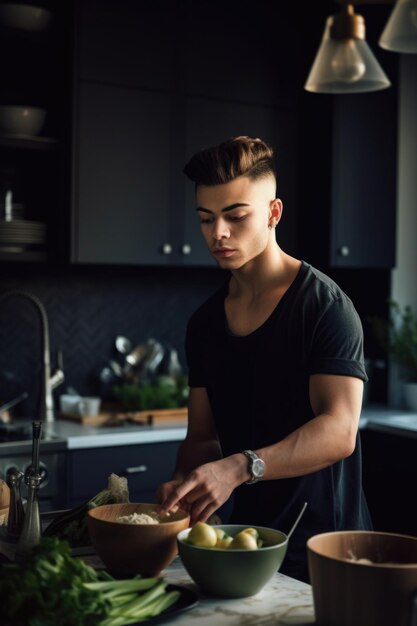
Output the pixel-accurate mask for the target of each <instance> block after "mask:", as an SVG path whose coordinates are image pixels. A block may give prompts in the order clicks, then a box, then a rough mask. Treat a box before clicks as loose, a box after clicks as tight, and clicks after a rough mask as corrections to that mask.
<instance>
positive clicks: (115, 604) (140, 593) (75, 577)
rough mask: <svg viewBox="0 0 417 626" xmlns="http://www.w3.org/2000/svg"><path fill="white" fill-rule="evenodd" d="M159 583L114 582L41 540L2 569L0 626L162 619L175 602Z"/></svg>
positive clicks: (113, 625)
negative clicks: (161, 614) (158, 617)
mask: <svg viewBox="0 0 417 626" xmlns="http://www.w3.org/2000/svg"><path fill="white" fill-rule="evenodd" d="M166 588H167V583H166V582H165V581H164V580H163V579H162V578H141V577H140V576H136V577H134V578H131V579H128V580H115V579H114V578H113V577H112V576H110V574H108V573H107V572H106V571H104V570H95V569H93V568H92V567H90V566H89V565H87V564H86V563H84V561H82V560H81V559H77V558H74V557H73V556H72V555H71V551H70V546H69V544H68V542H66V541H62V540H60V539H57V538H56V537H42V539H41V541H40V543H39V544H38V545H37V546H35V547H34V548H33V549H32V551H31V552H30V554H29V555H28V556H27V557H26V558H25V560H24V561H22V562H21V563H18V562H13V563H6V564H4V565H1V566H0V607H1V618H2V621H1V624H4V625H6V624H10V625H13V626H57V625H59V626H127V625H128V624H135V623H137V622H139V621H143V620H146V619H149V618H151V617H155V616H157V615H160V613H162V612H163V611H166V610H167V609H168V608H169V607H170V606H172V605H173V604H175V602H177V600H178V598H179V595H180V593H179V591H177V590H171V591H170V590H167V589H166Z"/></svg>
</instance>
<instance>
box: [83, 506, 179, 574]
mask: <svg viewBox="0 0 417 626" xmlns="http://www.w3.org/2000/svg"><path fill="white" fill-rule="evenodd" d="M157 511H158V505H156V504H147V503H133V502H131V503H127V504H106V505H103V506H98V507H96V508H94V509H90V511H88V530H89V533H90V538H91V543H92V545H93V547H94V549H95V550H96V552H97V554H98V556H99V557H100V558H101V560H102V561H103V563H104V564H105V566H106V567H107V569H108V570H109V572H110V573H111V574H113V575H115V576H118V577H128V576H134V575H136V574H140V575H142V576H157V575H158V574H159V573H160V572H161V571H162V570H163V569H164V568H165V567H167V566H168V565H169V564H170V563H171V561H172V560H173V559H174V558H175V556H176V554H177V551H178V550H177V541H176V537H177V534H178V533H179V532H180V531H181V530H183V529H184V528H187V527H188V526H189V523H190V516H189V514H188V513H186V512H185V511H182V510H178V511H177V512H176V513H171V514H169V515H167V516H165V517H164V518H162V521H161V523H159V524H122V523H120V522H116V521H115V520H116V519H117V518H118V517H120V516H122V515H130V514H132V513H148V514H149V515H153V514H156V513H157Z"/></svg>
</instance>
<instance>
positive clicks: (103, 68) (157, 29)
mask: <svg viewBox="0 0 417 626" xmlns="http://www.w3.org/2000/svg"><path fill="white" fill-rule="evenodd" d="M173 11H174V6H172V2H169V3H167V2H166V1H164V0H152V1H151V2H146V3H144V2H141V1H140V0H78V1H77V32H78V36H77V47H78V66H79V77H80V79H82V80H89V81H99V82H104V83H112V84H114V85H124V86H130V87H141V88H145V89H169V88H171V87H172V81H173V75H174V72H173V69H174V62H175V53H173V50H174V48H175V45H177V44H176V43H175V41H176V39H177V38H178V34H177V29H176V28H175V27H174V28H173V25H172V13H173Z"/></svg>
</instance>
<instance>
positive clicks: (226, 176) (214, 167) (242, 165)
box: [183, 136, 277, 187]
mask: <svg viewBox="0 0 417 626" xmlns="http://www.w3.org/2000/svg"><path fill="white" fill-rule="evenodd" d="M183 172H184V174H185V175H186V176H187V177H188V178H189V179H190V180H192V181H193V182H194V183H195V184H196V187H197V186H198V185H207V186H210V185H222V184H224V183H229V182H230V181H232V180H234V179H235V178H238V177H239V176H247V177H248V178H250V179H251V180H258V179H260V178H267V177H269V176H271V175H272V176H273V177H274V178H275V180H277V172H276V167H275V161H274V151H273V149H272V147H271V146H270V145H269V144H267V143H266V142H265V141H262V139H253V138H252V137H247V136H240V137H231V138H230V139H228V140H227V141H225V142H223V143H221V144H219V145H217V146H213V147H211V148H206V149H205V150H201V151H200V152H197V153H196V154H194V156H193V157H191V159H190V160H189V162H188V163H187V165H186V166H185V167H184V170H183Z"/></svg>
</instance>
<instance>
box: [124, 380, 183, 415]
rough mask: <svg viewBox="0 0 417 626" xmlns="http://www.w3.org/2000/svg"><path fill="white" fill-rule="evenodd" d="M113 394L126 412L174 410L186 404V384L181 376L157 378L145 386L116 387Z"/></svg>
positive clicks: (128, 385)
mask: <svg viewBox="0 0 417 626" xmlns="http://www.w3.org/2000/svg"><path fill="white" fill-rule="evenodd" d="M113 394H114V396H115V398H117V399H118V400H120V401H121V403H122V406H123V408H124V409H125V410H126V411H147V410H157V409H176V408H178V407H182V406H185V405H186V404H187V398H188V382H187V378H186V376H183V375H181V376H178V377H177V378H176V379H174V378H171V377H169V376H159V377H158V378H157V379H156V380H155V381H154V382H153V383H151V384H147V385H133V384H125V385H116V386H115V387H113Z"/></svg>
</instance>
